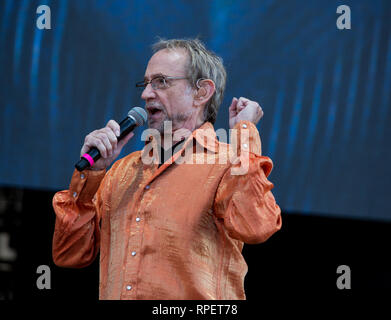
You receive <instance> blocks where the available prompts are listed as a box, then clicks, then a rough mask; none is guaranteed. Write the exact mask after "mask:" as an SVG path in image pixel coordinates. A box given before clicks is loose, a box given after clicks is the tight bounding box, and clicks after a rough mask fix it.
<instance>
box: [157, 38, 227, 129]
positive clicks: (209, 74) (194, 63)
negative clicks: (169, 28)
mask: <svg viewBox="0 0 391 320" xmlns="http://www.w3.org/2000/svg"><path fill="white" fill-rule="evenodd" d="M179 48H181V49H185V50H186V51H187V53H188V54H189V62H188V65H187V73H188V75H187V76H188V77H189V79H190V82H191V84H192V85H193V86H194V87H196V85H197V80H198V79H200V78H203V79H210V80H212V81H213V82H214V84H215V87H216V91H215V93H214V94H213V96H212V97H211V98H210V99H209V101H208V102H207V103H206V105H205V109H204V121H205V122H206V121H209V122H211V123H213V124H214V123H215V121H216V117H217V111H218V109H219V107H220V105H221V102H222V101H223V97H224V90H225V82H226V79H227V73H226V71H225V68H224V65H223V59H222V58H220V57H219V56H217V55H216V54H215V53H214V52H212V51H210V50H208V49H206V48H205V45H204V44H203V43H202V42H201V41H200V40H198V39H170V40H165V39H159V40H158V41H157V42H156V43H154V44H153V45H152V49H153V52H154V53H156V52H157V51H159V50H163V49H170V50H175V49H179Z"/></svg>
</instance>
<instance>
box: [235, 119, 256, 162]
mask: <svg viewBox="0 0 391 320" xmlns="http://www.w3.org/2000/svg"><path fill="white" fill-rule="evenodd" d="M233 130H234V131H233V132H232V134H231V144H232V145H233V146H234V147H236V148H237V149H236V152H237V155H240V154H241V153H242V151H245V152H251V153H254V154H256V155H259V156H260V155H262V143H261V138H260V136H259V132H258V129H257V127H256V126H255V124H254V123H252V122H251V121H244V120H242V121H239V122H238V123H237V124H236V125H235V126H234V128H233Z"/></svg>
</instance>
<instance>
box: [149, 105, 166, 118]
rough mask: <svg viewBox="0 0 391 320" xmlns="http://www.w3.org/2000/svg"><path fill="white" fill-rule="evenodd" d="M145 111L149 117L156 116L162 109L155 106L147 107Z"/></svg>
mask: <svg viewBox="0 0 391 320" xmlns="http://www.w3.org/2000/svg"><path fill="white" fill-rule="evenodd" d="M147 111H148V113H149V115H150V116H151V117H155V116H158V115H160V114H161V113H162V110H161V109H159V108H155V107H147Z"/></svg>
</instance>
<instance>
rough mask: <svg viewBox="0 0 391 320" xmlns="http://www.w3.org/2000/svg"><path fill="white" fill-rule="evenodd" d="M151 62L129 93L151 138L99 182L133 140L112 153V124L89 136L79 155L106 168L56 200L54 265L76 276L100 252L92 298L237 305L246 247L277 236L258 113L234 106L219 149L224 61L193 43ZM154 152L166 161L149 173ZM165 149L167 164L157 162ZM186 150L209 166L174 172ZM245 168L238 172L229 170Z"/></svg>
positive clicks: (77, 176)
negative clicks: (137, 94)
mask: <svg viewBox="0 0 391 320" xmlns="http://www.w3.org/2000/svg"><path fill="white" fill-rule="evenodd" d="M154 52H155V53H154V55H153V56H152V57H151V59H150V60H149V63H148V66H147V69H146V71H145V77H144V81H142V82H141V83H138V84H137V86H139V87H143V88H144V89H143V92H142V95H141V97H142V99H144V100H145V103H146V105H145V108H146V110H147V111H148V126H149V128H150V129H154V130H155V131H156V132H158V133H159V134H158V136H155V137H152V138H150V139H148V140H147V141H146V145H145V147H144V149H143V150H141V151H136V152H133V153H131V154H129V155H128V156H126V157H124V158H123V159H121V160H119V161H117V162H115V163H114V165H113V166H112V168H111V169H110V170H108V171H107V172H106V168H107V167H108V166H109V165H110V164H111V163H112V162H113V161H114V159H115V158H116V157H117V156H118V155H119V153H120V151H121V149H122V147H123V146H124V145H125V144H126V143H127V142H128V141H129V139H130V138H131V137H132V136H133V133H130V134H129V135H128V136H127V137H126V138H124V139H123V140H121V141H120V142H118V143H117V139H116V136H118V135H119V125H118V123H116V122H115V121H113V120H110V121H109V122H108V124H107V126H106V127H105V128H103V129H100V130H96V131H93V132H92V133H90V134H89V135H87V136H86V138H85V142H84V145H83V147H82V149H81V154H84V153H85V152H87V151H88V150H89V149H90V148H92V147H97V148H98V149H99V151H100V153H101V155H102V158H101V159H100V160H99V161H97V162H96V163H95V164H94V165H93V167H92V168H91V169H89V170H85V171H83V172H78V171H75V172H74V173H73V176H72V180H71V183H70V188H69V190H65V191H61V192H58V193H57V194H56V195H55V196H54V199H53V206H54V209H55V212H56V226H55V232H54V237H53V259H54V262H55V263H56V265H58V266H63V267H76V268H79V267H84V266H87V265H89V264H90V263H91V262H92V261H93V260H94V259H95V257H96V256H97V254H98V251H99V250H100V288H99V289H100V293H99V296H100V299H245V292H244V277H245V275H246V272H247V264H246V262H245V261H244V258H243V256H242V254H241V251H242V248H243V243H260V242H263V241H265V240H267V239H268V238H269V237H270V236H271V235H272V234H273V233H274V232H276V231H277V230H279V229H280V228H281V215H280V208H279V207H278V205H277V204H276V203H275V200H274V197H273V195H272V193H271V191H270V190H271V189H272V188H273V184H272V183H271V182H269V181H268V180H267V176H268V175H269V173H270V171H271V169H272V162H271V160H270V159H269V158H267V157H264V156H261V142H260V138H259V133H258V131H257V128H256V126H255V124H256V123H257V122H258V121H259V120H260V118H261V117H262V115H263V111H262V109H261V107H260V106H259V104H258V103H256V102H254V101H250V100H249V99H246V98H240V99H236V98H233V99H232V103H231V106H230V108H229V115H230V119H229V123H230V128H232V129H235V130H236V131H235V132H236V135H235V143H234V149H235V150H233V151H234V152H232V145H231V146H230V147H231V148H230V150H229V151H227V150H228V149H227V148H226V147H227V145H226V144H224V143H221V142H219V141H218V140H217V138H216V133H215V131H214V130H213V126H212V123H214V122H215V119H216V115H217V109H218V107H219V105H220V104H221V101H222V99H223V94H224V87H225V79H226V73H225V70H224V67H223V64H222V61H221V59H220V58H218V57H217V56H216V55H215V54H214V53H212V52H210V51H208V50H207V49H206V48H205V47H204V45H203V44H202V43H201V42H200V41H199V40H160V41H159V42H158V43H157V44H155V46H154ZM167 123H170V124H171V126H172V133H169V134H168V135H167V132H165V124H167ZM167 137H168V138H169V140H172V144H171V145H169V147H171V148H168V149H167V148H163V146H166V147H167V140H168V139H167ZM243 137H247V139H246V141H244V140H243V141H242V139H243ZM153 143H155V145H159V148H160V149H161V151H162V152H161V154H159V156H158V158H159V159H157V161H154V162H150V163H146V161H143V159H145V157H146V156H148V155H150V154H151V152H150V151H151V150H150V149H148V147H149V146H150V145H151V144H153ZM148 150H149V151H148ZM167 150H168V151H174V154H173V156H172V157H169V159H168V160H167V161H165V159H164V153H166V152H167ZM185 150H193V154H191V155H190V157H188V160H189V159H190V160H192V159H193V160H194V159H195V158H197V159H199V158H202V157H203V156H204V155H206V154H208V155H209V156H212V158H213V157H214V158H213V159H214V162H213V163H210V162H208V163H203V164H199V163H198V162H196V163H194V162H191V163H182V164H179V163H177V162H176V160H177V159H178V158H179V157H180V156H182V155H183V153H184V151H185ZM194 150H195V151H194ZM232 154H234V155H236V157H235V156H234V158H235V159H234V161H226V160H228V159H231V158H232V157H231V156H230V155H232ZM155 160H156V159H155ZM243 163H246V164H247V167H246V166H245V168H247V169H246V171H245V172H244V173H243V172H242V173H240V174H238V173H237V172H236V173H235V172H233V169H238V168H240V167H241V166H242V165H243ZM238 172H239V171H238Z"/></svg>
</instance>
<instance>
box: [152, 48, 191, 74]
mask: <svg viewBox="0 0 391 320" xmlns="http://www.w3.org/2000/svg"><path fill="white" fill-rule="evenodd" d="M187 58H188V56H187V52H186V51H185V50H184V49H183V50H182V49H175V50H169V49H163V50H159V51H158V52H156V53H155V54H154V55H153V56H152V57H151V59H150V60H149V62H148V65H147V69H146V70H145V78H151V77H153V76H155V75H158V74H164V75H167V76H182V75H185V66H186V62H187Z"/></svg>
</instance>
